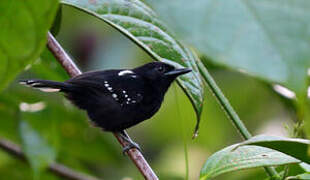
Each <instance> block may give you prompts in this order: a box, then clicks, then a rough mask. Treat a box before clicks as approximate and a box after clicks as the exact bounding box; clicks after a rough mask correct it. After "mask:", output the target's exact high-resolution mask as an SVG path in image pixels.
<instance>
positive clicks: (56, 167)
mask: <svg viewBox="0 0 310 180" xmlns="http://www.w3.org/2000/svg"><path fill="white" fill-rule="evenodd" d="M0 148H1V149H2V150H5V151H6V152H8V153H9V154H11V155H14V156H16V157H18V158H19V159H21V160H24V161H26V157H25V155H24V153H23V152H22V150H21V148H20V147H19V146H18V145H16V144H13V143H12V142H10V141H8V140H5V139H3V138H0ZM48 170H49V171H50V172H53V173H54V174H56V175H58V176H60V177H63V178H66V179H70V180H99V179H97V178H95V177H92V176H89V175H85V174H82V173H79V172H76V171H74V170H72V169H70V168H68V167H66V166H64V165H62V164H58V163H52V164H50V165H49V167H48Z"/></svg>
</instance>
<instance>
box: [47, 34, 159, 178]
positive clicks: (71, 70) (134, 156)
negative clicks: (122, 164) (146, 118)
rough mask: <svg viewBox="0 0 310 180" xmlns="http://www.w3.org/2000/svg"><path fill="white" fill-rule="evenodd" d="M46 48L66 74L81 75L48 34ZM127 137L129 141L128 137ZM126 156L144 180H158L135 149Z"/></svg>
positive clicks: (118, 138)
mask: <svg viewBox="0 0 310 180" xmlns="http://www.w3.org/2000/svg"><path fill="white" fill-rule="evenodd" d="M47 47H48V48H49V50H50V51H51V52H52V53H53V54H54V56H55V58H56V60H57V61H58V62H59V63H60V64H61V65H62V67H63V68H64V69H65V70H66V71H67V72H68V74H69V75H70V76H71V77H73V76H77V75H79V74H81V71H80V70H79V69H78V67H77V66H76V65H75V64H74V62H73V61H72V60H71V58H70V57H69V55H68V54H67V53H66V52H65V51H64V49H63V48H62V47H61V46H60V44H59V43H58V42H57V41H56V39H55V38H54V37H53V35H52V34H51V33H48V38H47ZM114 136H115V137H116V138H117V140H118V142H119V143H120V144H121V146H122V147H125V146H126V145H128V143H127V142H126V141H124V140H123V138H121V136H120V135H119V134H118V133H114ZM127 137H128V138H129V139H130V137H129V136H128V135H127ZM128 156H129V157H130V159H131V160H132V161H133V163H134V164H135V165H136V166H137V168H138V170H139V171H140V172H141V174H142V175H143V176H144V178H145V179H147V180H157V179H158V177H157V176H156V174H155V173H154V171H153V170H152V168H151V167H150V166H149V164H148V163H147V161H146V160H145V159H144V157H143V155H142V154H141V152H140V151H138V150H137V149H130V150H129V151H128Z"/></svg>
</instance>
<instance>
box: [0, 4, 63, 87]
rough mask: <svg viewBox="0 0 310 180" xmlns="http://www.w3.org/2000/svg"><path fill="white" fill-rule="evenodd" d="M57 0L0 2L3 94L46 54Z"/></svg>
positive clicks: (0, 53)
mask: <svg viewBox="0 0 310 180" xmlns="http://www.w3.org/2000/svg"><path fill="white" fill-rule="evenodd" d="M57 6H58V1H57V0H40V1H37V0H27V1H12V0H1V1H0V24H1V28H0V91H1V90H3V89H4V88H5V87H6V86H7V85H8V84H9V82H10V81H11V80H13V79H14V78H15V76H16V75H17V74H18V73H19V72H21V71H22V70H23V69H25V67H26V66H27V65H29V64H30V63H31V62H32V61H33V60H35V59H37V58H38V57H39V55H40V53H41V52H42V50H43V48H44V45H45V42H46V36H47V35H46V34H47V31H48V29H49V27H50V25H51V24H52V22H53V18H54V15H55V13H56V10H57Z"/></svg>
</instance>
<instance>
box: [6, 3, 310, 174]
mask: <svg viewBox="0 0 310 180" xmlns="http://www.w3.org/2000/svg"><path fill="white" fill-rule="evenodd" d="M147 2H148V3H150V4H151V5H152V7H154V9H155V11H153V10H152V9H151V8H150V7H149V6H147V5H146V4H145V3H144V1H138V0H131V1H127V0H91V1H86V0H82V1H75V0H64V1H62V2H61V4H63V5H66V6H58V5H57V4H58V3H57V1H56V0H53V1H38V2H37V1H33V0H26V1H8V0H4V1H1V2H0V24H1V25H2V27H1V29H0V90H2V91H1V94H0V115H1V121H0V123H1V124H0V135H1V136H2V137H5V138H8V139H11V140H12V141H15V142H17V143H19V144H21V145H22V148H23V151H24V152H25V154H26V157H27V159H28V161H29V162H30V165H31V168H32V169H33V171H34V176H33V175H31V170H30V169H29V168H27V167H26V166H25V165H23V164H20V162H18V161H16V160H15V159H13V158H11V157H9V156H8V155H6V154H2V153H1V154H0V174H1V175H5V176H6V177H9V178H10V179H20V178H21V177H23V178H24V179H31V177H35V178H39V177H40V178H44V179H58V177H56V176H53V175H52V174H50V173H47V172H45V171H44V170H45V168H46V167H47V166H48V165H49V164H50V163H51V162H54V161H55V160H56V159H57V161H59V162H61V163H63V164H66V165H68V166H70V167H72V168H74V169H76V170H78V171H80V172H85V173H89V174H94V175H96V176H99V177H103V178H105V179H121V178H123V177H125V176H129V177H133V178H134V179H138V178H141V177H140V176H139V174H138V172H137V171H135V170H134V169H135V167H134V166H133V165H132V164H131V163H130V162H127V161H126V160H125V159H124V158H123V157H122V156H121V155H120V154H121V152H120V151H121V150H120V148H119V145H117V142H115V140H114V139H113V138H112V137H111V135H108V134H107V133H102V132H101V131H100V129H97V128H92V127H90V126H89V124H88V122H87V121H86V119H87V117H86V115H85V113H84V112H81V111H79V110H78V109H76V108H75V107H73V106H72V105H71V104H70V103H69V102H68V101H67V100H65V99H64V98H62V97H61V96H59V95H58V94H57V95H56V94H45V93H42V92H38V91H35V90H31V89H28V88H25V87H21V86H19V85H17V83H16V82H14V81H13V79H14V77H16V75H17V74H20V76H19V77H18V79H24V78H25V79H26V78H33V77H36V78H42V79H53V80H59V81H63V80H65V79H68V75H66V73H65V71H64V70H63V69H62V67H61V66H60V65H59V64H58V63H57V62H56V61H55V58H54V57H53V56H52V54H51V53H50V52H49V50H48V49H46V48H45V49H44V46H45V43H46V33H47V31H48V29H50V28H51V31H52V32H53V33H55V34H58V38H59V41H60V43H61V44H62V46H63V47H64V48H65V49H66V50H67V51H68V52H69V53H72V55H73V57H75V58H76V59H77V62H78V63H79V64H80V65H81V66H82V67H83V68H85V69H87V67H86V66H83V65H85V64H86V65H88V66H89V67H88V68H89V69H95V68H103V67H104V68H115V66H117V65H119V66H121V67H122V66H123V65H122V64H123V63H124V61H126V62H127V61H128V62H133V63H131V64H132V66H134V65H136V64H141V63H142V62H141V61H137V59H148V60H159V61H165V62H167V63H171V64H173V65H175V66H178V67H183V66H186V67H190V68H192V69H193V70H194V72H193V73H191V74H189V75H187V76H183V77H182V78H180V79H178V83H179V85H180V87H181V88H182V89H183V90H184V91H185V92H186V94H187V95H188V98H189V99H190V101H191V102H192V106H193V107H194V109H195V112H196V114H197V115H198V116H197V117H198V119H199V118H200V116H201V119H202V121H201V131H200V136H199V137H198V138H197V139H196V140H195V141H189V142H185V143H184V144H185V148H184V149H185V152H186V153H188V155H184V153H183V152H182V150H183V149H182V146H183V144H182V143H180V142H179V141H181V140H183V141H188V139H190V136H191V127H193V126H194V124H193V119H194V112H193V110H192V109H191V108H190V107H191V105H190V103H189V102H188V101H187V99H188V98H186V97H185V96H184V95H183V94H182V92H181V91H180V89H177V88H174V91H173V90H171V91H169V92H168V95H167V97H166V100H165V103H164V105H163V107H162V109H161V111H160V112H159V113H158V115H156V116H155V117H154V118H152V119H153V120H156V121H152V122H151V121H150V122H146V123H143V124H141V125H139V126H138V127H135V128H133V131H132V132H130V133H132V134H134V137H135V138H136V139H137V141H138V142H139V143H141V146H142V149H143V151H145V153H144V154H145V156H146V157H147V159H150V161H149V162H150V163H151V165H152V166H153V167H154V169H155V171H156V172H157V173H158V174H159V176H160V177H167V179H183V178H184V175H185V170H184V167H188V168H189V169H187V170H186V172H187V171H188V170H189V179H197V178H198V176H199V172H198V171H199V170H200V169H201V172H200V178H201V179H208V178H213V177H216V176H218V175H221V176H220V177H222V178H224V179H249V177H262V176H264V173H263V172H261V171H260V170H259V168H258V169H255V170H254V171H245V172H242V173H239V172H238V173H235V174H234V173H233V172H236V171H238V170H241V169H248V168H257V167H264V166H281V167H280V168H277V171H278V172H281V173H279V174H281V175H284V176H285V177H283V178H286V179H305V178H307V177H308V176H309V173H307V172H308V171H309V165H308V164H306V163H309V154H307V153H308V145H309V141H308V140H305V139H296V138H284V137H275V136H262V135H260V136H255V137H253V138H251V139H249V140H247V141H243V142H240V143H238V144H235V142H236V141H240V140H239V139H237V135H236V133H235V131H232V127H231V125H230V124H228V123H227V121H226V120H225V115H223V114H224V113H223V112H222V111H220V108H219V106H218V105H216V101H215V99H217V100H218V95H217V94H216V98H212V96H211V93H210V92H206V93H205V92H204V89H205V88H204V83H203V82H204V80H207V81H208V79H209V80H210V79H211V80H213V78H212V76H211V75H213V76H214V77H215V78H216V80H217V82H218V83H219V85H220V87H222V90H223V91H224V92H225V94H226V96H227V97H228V99H229V100H230V101H229V102H230V103H231V104H232V105H233V106H234V107H235V109H236V110H237V112H238V114H239V116H240V117H241V119H244V120H246V125H247V127H249V129H250V130H253V131H254V130H258V129H259V128H260V127H262V126H263V123H269V122H279V121H270V119H275V117H277V118H278V119H281V121H280V123H278V124H277V125H276V126H272V129H273V131H277V128H279V127H281V126H283V121H284V120H286V122H288V125H287V127H288V128H287V131H296V130H297V131H299V134H305V132H304V129H302V126H299V125H298V126H297V125H294V124H293V123H292V121H291V120H293V119H296V118H297V119H298V120H299V123H298V124H302V121H305V123H306V125H307V123H308V124H309V122H308V121H309V120H310V118H309V114H307V113H309V111H308V110H307V109H308V107H307V106H308V104H309V100H308V99H307V95H306V90H307V87H308V86H309V82H308V79H307V70H308V69H309V68H310V61H309V57H310V54H309V52H310V51H309V49H310V47H309V46H310V45H309V37H310V35H309V31H308V30H307V28H308V27H310V24H309V21H308V19H309V16H310V14H309V12H310V11H309V10H310V3H309V2H308V1H306V0H296V1H288V0H285V1H280V0H263V1H259V2H257V1H254V0H253V1H252V0H251V1H242V0H235V1H229V2H227V1H221V0H220V1H212V0H206V1H202V0H200V1H195V2H192V3H188V1H184V0H179V1H160V0H157V1H153V0H148V1H147ZM72 7H74V8H72ZM57 9H58V12H57ZM13 10H14V11H13ZM85 12H86V13H85ZM87 14H88V15H87ZM157 14H158V15H159V16H158V15H157ZM93 17H96V18H97V19H99V21H98V20H97V19H95V18H93ZM54 19H55V20H54ZM53 20H54V23H53ZM164 21H166V22H168V25H169V27H168V26H166V25H165V22H164ZM102 22H105V23H102ZM52 24H53V25H52ZM51 26H52V27H51ZM85 27H86V28H85ZM170 27H171V28H174V30H175V32H172V31H171V30H169V29H168V28H170ZM85 29H86V30H85ZM89 29H92V31H89ZM308 29H309V28H308ZM115 30H117V31H118V32H120V33H117V32H116V31H115ZM83 31H84V32H85V31H86V33H83ZM174 33H176V35H175V34H174ZM81 34H82V35H81ZM85 34H86V37H87V38H85ZM83 35H84V36H83ZM123 35H124V36H123ZM72 37H75V39H77V40H76V41H73V40H72ZM70 38H71V39H70ZM84 38H85V39H86V40H85V39H84ZM180 39H181V40H180ZM182 40H184V41H186V42H189V43H190V44H191V45H192V46H191V47H189V46H187V45H186V44H185V43H184V42H182ZM115 42H117V43H115ZM94 44H95V45H97V46H96V48H92V49H95V51H92V49H91V48H90V47H92V46H93V45H94ZM124 44H126V45H124ZM80 46H81V47H82V48H80ZM124 47H125V48H124ZM131 48H132V50H130V52H128V51H129V50H128V49H131ZM194 48H195V49H197V52H198V54H199V55H201V57H197V56H196V54H195V51H196V50H194ZM124 49H126V50H124ZM132 52H134V53H132ZM83 53H86V55H85V54H83ZM109 53H110V55H111V54H113V55H114V56H113V57H112V58H111V62H109V61H108V60H107V59H109V58H107V59H106V58H103V57H106V56H107V54H109ZM89 54H90V55H89ZM132 54H134V55H132ZM115 55H119V56H120V57H119V59H120V60H119V61H117V60H116V59H117V57H116V56H115ZM39 57H40V58H39ZM204 57H207V58H205V59H204V62H203V63H202V62H201V59H202V58H204ZM92 59H97V60H98V61H99V63H98V62H96V63H94V62H92ZM117 62H118V63H119V64H117ZM143 62H146V61H143ZM109 63H111V64H113V65H112V66H109ZM92 64H96V65H93V66H92ZM98 64H99V65H98ZM218 65H224V66H225V67H227V68H229V69H232V70H238V71H242V72H246V73H245V75H244V74H239V73H236V72H232V71H227V70H226V69H224V68H222V67H221V66H218ZM201 66H203V68H208V70H210V72H211V73H210V74H211V75H210V74H209V73H202V74H200V72H199V70H198V67H201ZM25 67H29V68H27V69H26V70H27V71H26V72H23V73H21V72H22V71H23V70H24V69H25ZM247 74H250V75H251V76H250V77H249V76H246V75H247ZM256 78H257V79H259V80H257V79H256ZM261 80H263V81H261ZM9 83H11V84H10V86H9V87H7V85H8V84H9ZM275 83H279V84H281V85H284V86H286V87H287V88H289V89H291V90H293V91H294V92H295V94H296V95H297V99H296V101H295V100H285V101H284V99H283V97H280V98H279V96H277V95H276V94H275V93H274V92H273V90H272V89H271V88H269V87H270V86H272V85H273V84H275ZM214 84H215V85H216V83H215V81H214ZM216 86H217V85H216ZM5 87H7V89H5V90H3V89H4V88H5ZM219 92H220V93H221V91H220V90H219ZM222 98H224V100H225V101H227V102H228V100H227V99H226V98H225V97H224V96H223V97H222ZM204 99H207V100H206V101H205V102H203V100H204ZM287 101H290V103H284V102H287ZM176 103H178V104H177V105H176ZM228 104H229V103H228ZM203 105H204V106H205V108H204V112H203V113H202V106H203ZM222 105H223V104H222ZM226 105H227V104H226ZM226 105H225V104H224V105H223V106H224V109H225V111H226V112H227V111H231V112H232V113H236V112H235V111H234V110H233V109H232V108H231V109H229V108H227V107H225V106H226ZM295 110H296V111H295ZM21 111H23V112H21ZM236 116H238V115H237V114H236ZM284 117H285V118H284ZM287 117H289V118H287ZM282 120H283V121H282ZM198 123H199V122H198ZM241 123H242V122H241ZM242 125H243V124H242ZM180 126H182V127H180ZM307 126H308V127H310V126H309V125H307ZM294 127H297V128H295V129H293V128H294ZM237 128H240V127H237ZM180 131H183V132H180ZM257 132H258V131H257ZM309 132H310V131H308V132H307V133H309ZM159 134H160V135H159ZM180 136H182V137H180ZM249 136H250V135H249ZM182 138H183V139H182ZM299 138H302V137H299ZM226 144H235V145H230V146H228V147H226V148H224V149H221V148H222V147H223V146H226ZM186 146H188V147H186ZM180 149H181V150H180ZM219 149H221V150H219ZM211 152H215V153H214V154H213V155H210V154H212V153H211ZM206 156H208V158H207V160H206V161H205V162H202V161H201V159H202V157H203V158H205V157H206ZM184 157H185V159H186V161H185V163H188V165H186V166H185V165H184V166H182V167H180V165H179V164H184V160H183V159H184ZM195 159H199V160H195ZM300 162H302V163H300ZM203 163H204V165H203V167H201V165H202V164H203ZM298 163H299V164H298ZM292 164H294V165H292ZM282 165H285V168H284V169H283V168H282ZM15 166H16V167H18V168H21V169H22V170H21V171H19V172H18V173H15V172H16V168H15ZM296 166H297V167H298V168H296ZM171 167H174V168H173V169H172V168H171ZM285 169H288V171H286V170H285ZM295 169H298V170H296V171H295ZM116 172H118V173H116ZM228 172H230V173H232V174H230V173H228ZM247 172H248V173H247ZM269 172H270V171H269ZM286 172H288V173H286ZM224 173H225V174H224ZM226 173H227V174H228V175H227V174H226ZM222 174H223V175H222ZM39 175H40V176H39ZM269 175H270V174H269ZM276 175H277V176H275V177H273V178H275V179H277V177H279V176H278V174H276ZM265 176H266V175H265ZM164 179H165V178H164Z"/></svg>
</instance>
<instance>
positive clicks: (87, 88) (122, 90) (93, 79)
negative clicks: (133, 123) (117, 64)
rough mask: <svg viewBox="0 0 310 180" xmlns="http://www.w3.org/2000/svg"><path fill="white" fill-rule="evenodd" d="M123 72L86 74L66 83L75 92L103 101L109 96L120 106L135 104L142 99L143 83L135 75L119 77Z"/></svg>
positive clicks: (110, 71)
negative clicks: (73, 87)
mask: <svg viewBox="0 0 310 180" xmlns="http://www.w3.org/2000/svg"><path fill="white" fill-rule="evenodd" d="M122 71H124V70H108V71H93V72H86V73H83V74H81V75H79V76H76V77H73V78H71V79H70V80H68V81H66V82H67V83H70V84H73V85H75V86H76V91H79V92H83V93H87V94H88V95H92V96H95V97H97V98H98V99H105V97H106V96H111V97H112V98H113V99H114V100H115V101H117V102H118V103H119V104H120V105H125V104H127V105H129V104H136V103H139V102H141V101H142V99H143V90H144V81H143V80H142V78H141V77H139V76H138V75H136V74H124V75H121V76H120V75H119V73H120V72H122Z"/></svg>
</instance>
